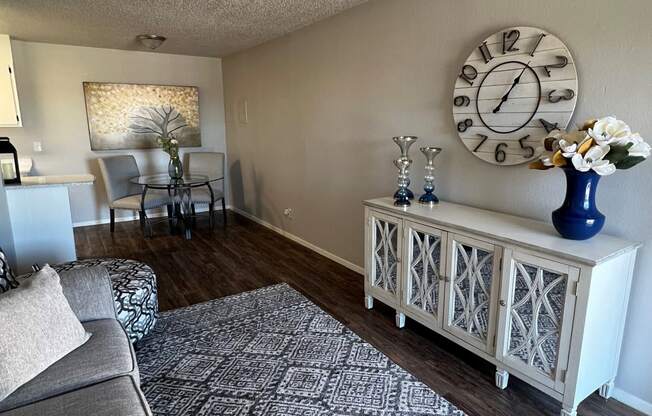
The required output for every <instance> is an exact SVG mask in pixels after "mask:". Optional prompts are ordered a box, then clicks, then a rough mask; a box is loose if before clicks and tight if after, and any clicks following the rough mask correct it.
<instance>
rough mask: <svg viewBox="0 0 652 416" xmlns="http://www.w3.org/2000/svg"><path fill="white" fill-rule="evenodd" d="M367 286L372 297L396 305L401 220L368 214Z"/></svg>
mask: <svg viewBox="0 0 652 416" xmlns="http://www.w3.org/2000/svg"><path fill="white" fill-rule="evenodd" d="M368 227H369V228H368V239H369V240H368V248H367V249H368V250H370V251H371V253H369V255H368V257H369V259H370V260H369V263H370V264H369V268H368V270H369V275H368V276H367V279H368V282H367V283H368V285H369V287H370V289H371V290H372V293H373V294H374V295H375V296H379V297H383V298H384V299H387V300H389V301H390V302H392V303H393V305H392V306H398V304H399V298H398V296H399V293H400V291H399V289H400V288H399V284H400V265H399V263H400V250H401V246H402V244H401V242H402V222H401V220H399V219H397V218H394V217H391V216H388V215H384V214H381V213H379V212H375V211H370V212H369V218H368Z"/></svg>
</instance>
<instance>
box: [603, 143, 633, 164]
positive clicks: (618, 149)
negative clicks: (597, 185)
mask: <svg viewBox="0 0 652 416" xmlns="http://www.w3.org/2000/svg"><path fill="white" fill-rule="evenodd" d="M629 147H630V146H629V144H628V145H627V146H611V149H610V150H609V153H607V155H606V156H605V159H607V160H608V161H609V162H611V163H613V164H616V165H617V164H618V163H620V162H621V161H622V160H624V159H625V158H627V156H628V155H629V152H628V151H627V149H629Z"/></svg>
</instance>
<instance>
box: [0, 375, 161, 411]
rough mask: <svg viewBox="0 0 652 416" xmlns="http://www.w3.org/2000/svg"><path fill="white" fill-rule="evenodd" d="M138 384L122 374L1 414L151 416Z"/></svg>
mask: <svg viewBox="0 0 652 416" xmlns="http://www.w3.org/2000/svg"><path fill="white" fill-rule="evenodd" d="M151 414H152V413H151V411H150V410H149V406H148V405H147V401H145V397H144V396H143V393H142V391H141V390H140V388H139V387H138V383H137V382H136V380H134V379H133V378H132V377H130V376H122V377H118V378H113V379H111V380H107V381H104V382H102V383H99V384H95V385H92V386H88V387H85V388H82V389H79V390H75V391H72V392H68V393H65V394H62V395H59V396H55V397H51V398H49V399H47V400H42V401H39V402H36V403H32V404H29V405H26V406H23V407H19V408H17V409H13V410H9V411H8V412H0V416H33V415H39V416H89V415H93V416H149V415H151Z"/></svg>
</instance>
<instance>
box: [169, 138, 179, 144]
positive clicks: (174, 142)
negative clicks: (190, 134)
mask: <svg viewBox="0 0 652 416" xmlns="http://www.w3.org/2000/svg"><path fill="white" fill-rule="evenodd" d="M170 143H172V144H177V143H179V141H178V140H177V139H172V140H170Z"/></svg>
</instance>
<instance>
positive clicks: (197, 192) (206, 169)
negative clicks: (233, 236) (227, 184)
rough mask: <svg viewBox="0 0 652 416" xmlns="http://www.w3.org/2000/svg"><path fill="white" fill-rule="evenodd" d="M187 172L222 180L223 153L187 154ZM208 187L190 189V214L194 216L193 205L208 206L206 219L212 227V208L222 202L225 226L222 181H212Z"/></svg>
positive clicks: (224, 215) (224, 216)
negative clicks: (209, 187)
mask: <svg viewBox="0 0 652 416" xmlns="http://www.w3.org/2000/svg"><path fill="white" fill-rule="evenodd" d="M188 172H189V173H190V174H199V175H201V174H206V175H209V176H213V177H222V178H224V153H219V152H192V153H188ZM210 186H211V189H212V191H213V193H212V195H211V191H210V190H209V189H208V186H202V187H197V188H192V192H191V200H192V212H193V215H194V214H195V205H208V216H209V217H208V218H209V221H210V224H211V227H212V225H213V214H214V210H213V209H214V207H215V203H216V202H217V201H220V200H221V201H222V215H223V218H224V225H226V202H225V201H224V180H221V181H214V182H211V184H210Z"/></svg>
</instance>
